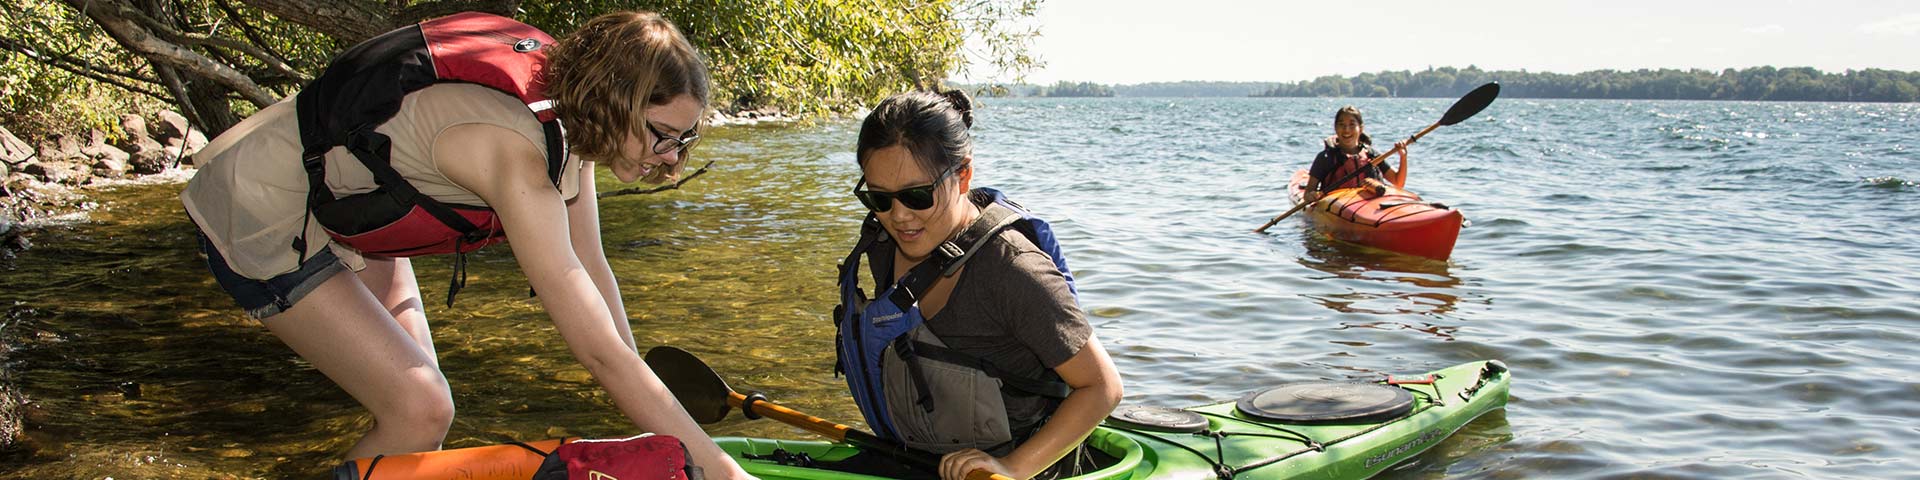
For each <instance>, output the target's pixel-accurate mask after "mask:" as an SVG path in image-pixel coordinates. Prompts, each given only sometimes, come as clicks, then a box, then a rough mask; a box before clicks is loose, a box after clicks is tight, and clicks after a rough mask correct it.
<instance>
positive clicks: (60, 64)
mask: <svg viewBox="0 0 1920 480" xmlns="http://www.w3.org/2000/svg"><path fill="white" fill-rule="evenodd" d="M0 50H7V51H11V52H14V53H18V54H20V55H21V56H25V57H27V58H28V59H31V60H33V61H35V62H40V64H41V65H46V66H50V67H53V68H58V69H61V70H65V71H66V72H67V73H71V74H74V75H79V76H82V77H86V78H89V79H92V80H94V81H97V82H100V83H105V84H108V85H113V86H115V87H120V88H123V89H126V90H127V91H129V92H133V93H138V94H141V95H146V96H149V97H153V98H155V99H158V100H160V101H163V102H170V101H173V99H171V98H167V96H166V95H163V94H161V93H160V92H156V91H153V90H148V89H146V88H145V87H141V86H139V85H134V84H130V83H126V82H123V81H121V78H124V79H129V80H136V81H140V82H144V83H148V84H153V85H158V84H160V82H159V81H156V80H154V79H151V78H147V77H143V76H140V74H138V73H134V72H123V71H119V70H114V69H110V68H105V67H96V66H93V64H92V63H91V62H87V61H84V60H79V59H75V58H73V57H72V56H69V55H59V54H54V55H47V54H43V53H40V52H38V51H35V50H34V49H32V48H28V47H27V46H26V45H23V44H21V43H20V42H19V41H17V40H14V39H11V38H5V37H0ZM114 77H120V78H114Z"/></svg>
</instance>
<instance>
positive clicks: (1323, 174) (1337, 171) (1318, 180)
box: [1306, 106, 1407, 203]
mask: <svg viewBox="0 0 1920 480" xmlns="http://www.w3.org/2000/svg"><path fill="white" fill-rule="evenodd" d="M1394 146H1396V147H1400V167H1399V168H1391V167H1388V166H1387V165H1386V164H1375V165H1368V162H1369V161H1371V160H1373V158H1374V157H1375V156H1378V155H1379V154H1380V153H1379V152H1376V151H1374V150H1373V137H1370V136H1368V135H1367V131H1366V124H1365V123H1364V122H1362V121H1361V119H1360V109H1358V108H1354V107H1353V106H1346V107H1341V108H1340V111H1338V112H1334V114H1333V136H1331V137H1327V139H1326V141H1325V142H1324V148H1322V149H1321V150H1320V154H1319V155H1316V156H1314V157H1313V167H1312V168H1311V169H1309V170H1307V198H1306V201H1307V202H1309V203H1311V202H1313V201H1314V200H1318V199H1319V198H1320V195H1321V194H1324V193H1326V192H1331V191H1334V190H1338V189H1342V188H1351V187H1365V188H1367V189H1368V190H1371V191H1373V192H1374V194H1376V195H1378V194H1382V193H1385V190H1386V185H1388V184H1391V185H1393V186H1394V188H1404V187H1406V185H1407V150H1406V142H1405V141H1401V142H1400V143H1396V144H1394ZM1361 169H1364V170H1365V172H1366V173H1362V174H1359V175H1354V174H1353V172H1354V171H1356V170H1361ZM1343 178H1344V179H1347V180H1346V181H1344V182H1341V183H1340V184H1337V185H1333V184H1330V183H1331V182H1339V181H1341V179H1343Z"/></svg>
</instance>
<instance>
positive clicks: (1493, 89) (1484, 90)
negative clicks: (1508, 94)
mask: <svg viewBox="0 0 1920 480" xmlns="http://www.w3.org/2000/svg"><path fill="white" fill-rule="evenodd" d="M1499 96H1500V82H1487V84H1486V85H1481V86H1480V88H1475V89H1473V91H1471V92H1467V96H1464V97H1460V100H1458V101H1455V102H1453V107H1452V108H1448V109H1447V114H1446V115H1443V116H1441V117H1440V124H1441V125H1453V124H1456V123H1460V121H1461V120H1466V119H1467V118H1469V117H1472V116H1473V115H1474V114H1477V113H1480V111H1481V110H1486V109H1487V105H1492V104H1493V99H1494V98H1496V97H1499Z"/></svg>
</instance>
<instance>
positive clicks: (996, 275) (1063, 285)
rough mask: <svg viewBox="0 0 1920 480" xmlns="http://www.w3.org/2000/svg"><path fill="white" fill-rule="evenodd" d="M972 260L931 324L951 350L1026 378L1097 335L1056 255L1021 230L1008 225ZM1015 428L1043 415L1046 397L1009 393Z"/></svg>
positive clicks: (1041, 374) (1045, 374)
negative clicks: (1020, 395) (1042, 247)
mask: <svg viewBox="0 0 1920 480" xmlns="http://www.w3.org/2000/svg"><path fill="white" fill-rule="evenodd" d="M998 240H999V241H994V242H988V243H987V245H986V246H983V247H981V248H980V251H978V252H975V253H974V255H973V258H970V259H968V260H967V266H966V269H965V270H963V271H961V273H960V274H959V275H960V276H959V283H957V284H955V285H954V287H953V293H952V295H951V296H949V297H948V298H947V304H946V306H945V307H943V308H941V310H940V313H938V314H936V315H934V317H933V318H931V319H928V320H927V323H926V325H927V328H928V329H930V330H932V331H933V333H934V335H936V336H938V337H940V341H941V342H944V343H946V344H947V346H948V347H949V348H952V349H954V350H958V351H961V352H965V353H967V354H969V355H973V356H975V357H979V358H980V359H981V360H985V361H986V362H988V363H990V364H993V365H994V366H996V367H999V368H1000V369H1002V370H1006V371H1008V372H1012V373H1014V374H1017V375H1022V376H1025V377H1028V378H1035V379H1042V378H1057V377H1053V376H1051V375H1049V374H1050V373H1051V371H1052V369H1053V368H1055V367H1058V366H1060V364H1062V363H1066V361H1067V360H1068V359H1070V358H1073V356H1074V355H1075V354H1077V353H1080V348H1081V347H1084V346H1086V344H1087V339H1088V338H1090V337H1092V335H1093V327H1091V326H1089V325H1088V324H1087V318H1086V315H1085V314H1083V313H1082V312H1081V311H1080V304H1079V302H1078V301H1076V300H1075V299H1074V296H1073V292H1072V291H1071V290H1068V289H1067V279H1066V277H1065V276H1064V275H1061V274H1060V271H1059V270H1058V269H1056V268H1054V266H1053V259H1052V257H1049V256H1047V254H1046V252H1043V251H1041V250H1040V248H1039V247H1036V246H1034V245H1033V242H1031V241H1028V240H1027V237H1026V236H1025V235H1021V234H1020V232H1019V231H1017V230H1015V229H1011V228H1010V229H1006V230H1002V231H1001V232H1000V234H999V239H998ZM1008 401H1009V403H1008V404H1007V413H1008V417H1009V418H1010V419H1011V420H1012V422H1011V423H1010V426H1011V427H1013V429H1014V431H1015V432H1024V431H1026V430H1029V429H1031V428H1033V426H1034V424H1035V423H1038V422H1039V421H1041V420H1044V415H1045V414H1046V413H1047V412H1046V411H1045V410H1046V408H1047V399H1045V398H1041V397H1027V396H1022V397H1012V398H1008Z"/></svg>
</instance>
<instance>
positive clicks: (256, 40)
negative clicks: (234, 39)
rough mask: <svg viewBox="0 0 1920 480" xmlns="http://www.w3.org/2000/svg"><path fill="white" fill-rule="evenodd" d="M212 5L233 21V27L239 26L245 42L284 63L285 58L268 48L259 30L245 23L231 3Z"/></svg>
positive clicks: (223, 0)
mask: <svg viewBox="0 0 1920 480" xmlns="http://www.w3.org/2000/svg"><path fill="white" fill-rule="evenodd" d="M213 4H214V6H217V7H219V8H220V11H221V12H222V13H225V14H227V18H228V19H231V20H233V24H234V25H239V29H240V34H241V35H244V36H246V37H247V41H250V42H253V44H254V45H255V46H258V47H260V49H261V50H263V51H266V52H267V54H269V55H272V56H273V58H274V59H275V60H279V61H281V62H286V58H287V56H286V55H283V54H281V53H280V52H276V51H273V47H270V46H268V43H267V41H266V40H264V39H262V38H260V31H259V29H257V28H254V27H253V24H250V23H247V17H246V16H243V15H240V10H239V9H237V8H233V4H232V3H230V2H228V1H227V0H214V2H213Z"/></svg>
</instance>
